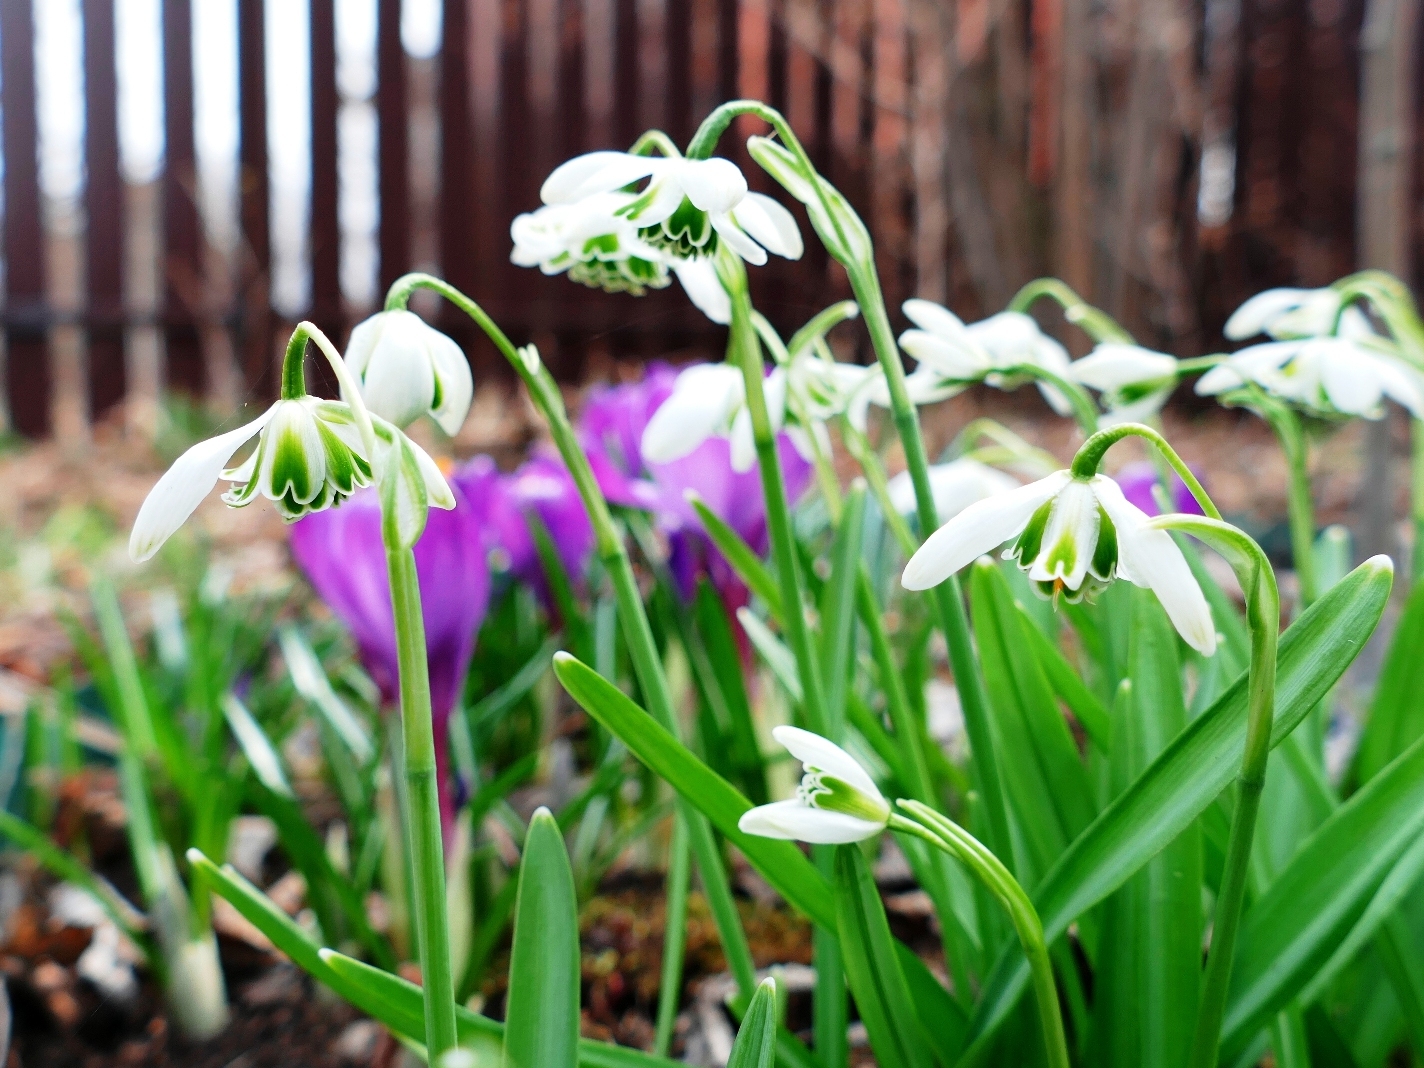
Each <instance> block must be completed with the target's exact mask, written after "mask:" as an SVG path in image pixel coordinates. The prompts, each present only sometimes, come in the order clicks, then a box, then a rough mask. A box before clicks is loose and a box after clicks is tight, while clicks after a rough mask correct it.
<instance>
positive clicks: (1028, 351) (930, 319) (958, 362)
mask: <svg viewBox="0 0 1424 1068" xmlns="http://www.w3.org/2000/svg"><path fill="white" fill-rule="evenodd" d="M902 307H903V309H904V312H905V315H906V316H907V317H908V318H909V319H910V321H911V322H913V323H914V324H915V326H916V327H918V329H914V330H906V331H905V332H904V333H903V334H901V335H900V347H901V348H902V349H904V350H905V351H906V352H907V353H909V354H910V355H911V356H913V357H914V358H915V359H916V360H918V361H919V362H920V363H921V365H923V366H927V367H929V368H931V369H932V370H933V371H934V372H935V373H936V374H937V375H938V377H939V378H940V379H941V380H942V381H944V382H945V383H947V384H949V383H952V384H956V385H959V386H960V387H963V386H967V385H970V384H971V383H974V382H986V383H988V384H989V385H991V386H994V387H995V388H996V389H1006V390H1007V389H1016V388H1018V387H1019V386H1021V385H1023V384H1024V383H1025V382H1026V381H1029V377H1028V376H1026V375H1022V374H1014V373H1012V372H1013V369H1014V368H1016V367H1039V368H1042V369H1043V370H1045V371H1050V372H1052V373H1053V374H1055V375H1060V376H1062V375H1066V373H1067V371H1068V365H1069V363H1070V361H1069V358H1068V350H1067V349H1065V348H1064V347H1063V346H1062V345H1060V344H1059V343H1058V342H1057V341H1054V340H1053V338H1051V337H1049V336H1048V335H1047V334H1045V333H1044V332H1043V331H1042V330H1040V329H1039V328H1038V324H1037V323H1036V322H1034V320H1033V319H1032V318H1031V317H1030V316H1027V315H1025V314H1023V313H1022V312H1014V311H1005V312H1000V313H999V314H997V315H991V316H989V318H987V319H984V320H981V321H980V322H977V323H971V324H967V325H966V324H965V323H964V321H963V320H961V319H960V318H959V316H957V315H955V314H954V313H953V312H952V311H950V310H949V309H948V308H946V307H944V306H943V305H940V304H935V303H934V302H933V301H928V300H919V299H912V300H907V301H905V303H904V304H903V305H902ZM1038 388H1039V392H1041V393H1042V394H1043V397H1044V399H1045V400H1046V401H1048V403H1049V404H1050V405H1051V406H1052V407H1053V410H1054V411H1056V412H1057V413H1058V414H1059V415H1069V414H1071V413H1072V411H1073V406H1072V404H1071V403H1070V402H1069V400H1068V398H1067V397H1065V396H1064V395H1063V393H1062V391H1061V390H1059V389H1057V388H1055V387H1054V386H1052V385H1049V384H1048V383H1045V382H1039V383H1038Z"/></svg>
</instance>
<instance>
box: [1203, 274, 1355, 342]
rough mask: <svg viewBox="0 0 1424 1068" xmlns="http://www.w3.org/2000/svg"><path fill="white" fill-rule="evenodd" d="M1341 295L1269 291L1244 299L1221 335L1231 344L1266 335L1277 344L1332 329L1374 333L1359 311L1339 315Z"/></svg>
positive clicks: (1344, 332) (1316, 291)
mask: <svg viewBox="0 0 1424 1068" xmlns="http://www.w3.org/2000/svg"><path fill="white" fill-rule="evenodd" d="M1340 298H1341V294H1340V291H1339V290H1338V289H1336V288H1335V287H1333V286H1325V287H1323V288H1321V289H1290V288H1281V289H1268V290H1266V291H1265V292H1263V293H1257V294H1256V295H1255V296H1254V297H1251V298H1250V299H1249V300H1247V301H1246V302H1245V303H1244V304H1242V305H1241V307H1239V308H1237V309H1236V311H1234V312H1233V313H1232V314H1231V318H1230V319H1227V320H1226V326H1225V327H1224V328H1223V330H1222V332H1223V333H1224V334H1225V335H1226V336H1227V337H1229V338H1230V339H1231V340H1232V341H1245V340H1246V339H1247V338H1248V337H1255V336H1256V335H1257V334H1267V335H1269V336H1270V337H1272V338H1274V339H1275V340H1277V341H1290V340H1294V339H1298V338H1307V337H1322V336H1325V335H1328V334H1331V333H1336V332H1337V331H1335V330H1334V326H1335V320H1336V316H1339V320H1340V329H1339V331H1338V333H1339V334H1340V335H1341V336H1345V337H1360V336H1362V335H1369V334H1373V333H1374V332H1375V331H1374V329H1373V328H1372V327H1371V326H1370V321H1369V319H1368V318H1367V317H1366V316H1365V314H1364V313H1363V312H1362V311H1360V310H1359V309H1358V308H1355V307H1350V308H1346V309H1345V311H1344V313H1343V314H1341V312H1340Z"/></svg>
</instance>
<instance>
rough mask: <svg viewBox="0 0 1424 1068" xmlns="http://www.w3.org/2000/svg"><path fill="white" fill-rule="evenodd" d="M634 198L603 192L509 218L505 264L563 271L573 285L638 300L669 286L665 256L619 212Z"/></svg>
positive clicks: (549, 271)
mask: <svg viewBox="0 0 1424 1068" xmlns="http://www.w3.org/2000/svg"><path fill="white" fill-rule="evenodd" d="M635 199H636V198H635V197H633V196H632V195H631V194H627V193H603V194H598V195H596V196H590V197H586V198H584V199H582V200H580V201H577V202H575V203H568V204H564V203H560V204H549V205H545V206H544V207H542V208H539V209H538V210H537V211H532V212H525V213H524V214H523V215H518V216H515V219H514V221H513V222H512V223H510V225H509V235H510V237H511V238H512V239H513V240H514V250H513V251H512V252H511V253H510V256H509V258H510V260H511V262H513V263H514V264H516V265H517V266H519V267H538V268H539V270H541V271H543V272H544V273H545V274H548V275H554V274H562V273H564V272H568V275H569V277H570V278H571V279H573V280H574V281H575V282H579V283H580V284H582V285H586V286H589V287H590V288H593V289H602V290H604V291H605V292H609V293H631V294H633V295H634V296H635V297H641V296H642V295H643V294H644V293H646V292H647V291H648V290H650V289H662V288H663V287H664V286H666V285H667V284H668V282H669V280H670V279H669V277H668V263H667V257H666V256H665V255H664V254H663V253H662V252H661V251H660V250H659V249H655V248H653V246H651V245H650V244H648V243H647V242H646V241H644V240H643V239H642V238H640V237H639V236H638V227H637V226H636V225H635V224H634V223H632V222H631V221H630V220H629V219H627V218H626V217H625V216H623V215H621V214H619V209H620V208H624V207H627V206H628V205H629V204H631V203H632V202H633V201H634V200H635Z"/></svg>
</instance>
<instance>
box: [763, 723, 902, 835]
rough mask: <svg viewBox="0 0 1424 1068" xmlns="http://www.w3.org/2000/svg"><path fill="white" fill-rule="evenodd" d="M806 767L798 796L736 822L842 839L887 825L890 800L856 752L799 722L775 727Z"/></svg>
mask: <svg viewBox="0 0 1424 1068" xmlns="http://www.w3.org/2000/svg"><path fill="white" fill-rule="evenodd" d="M771 733H772V737H774V738H775V739H776V740H777V741H778V742H779V743H781V744H782V745H783V746H785V747H786V748H787V749H788V750H789V751H790V753H791V755H792V756H794V757H795V758H796V759H797V760H799V761H801V766H802V768H803V769H804V770H805V775H804V776H803V777H802V779H801V785H800V786H798V787H797V788H796V796H795V797H794V798H792V799H790V800H787V801H777V802H774V803H773V804H770V805H760V806H758V807H757V808H753V809H750V810H748V811H746V812H744V813H742V818H741V819H740V820H738V821H737V828H738V829H739V830H741V831H742V833H744V834H755V835H759V836H761V837H762V838H782V839H791V840H794V841H798V842H812V843H815V844H817V845H839V844H841V843H845V842H859V841H861V840H863V839H866V838H872V837H874V836H875V835H877V834H879V833H880V832H881V831H883V830H884V829H885V824H886V823H887V822H888V821H889V819H890V805H889V803H888V802H887V801H886V800H885V798H884V796H883V795H882V794H881V793H880V791H879V789H877V788H876V785H875V782H874V780H872V779H871V777H870V776H869V775H868V774H867V773H866V771H865V769H864V768H862V767H861V766H860V765H859V764H858V763H857V762H856V760H855V758H854V757H853V756H851V755H850V754H849V753H847V752H846V751H845V750H844V749H842V748H841V747H840V746H838V745H836V744H834V743H833V742H830V741H827V740H826V739H825V738H822V737H821V736H820V735H819V734H812V733H811V732H810V731H803V730H801V729H799V728H797V727H777V728H776V729H775V730H773V731H772V732H771Z"/></svg>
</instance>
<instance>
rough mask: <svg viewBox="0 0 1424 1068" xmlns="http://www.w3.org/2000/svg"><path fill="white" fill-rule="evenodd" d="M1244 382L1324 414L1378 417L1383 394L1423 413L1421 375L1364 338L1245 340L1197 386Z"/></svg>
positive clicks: (1211, 392) (1207, 389)
mask: <svg viewBox="0 0 1424 1068" xmlns="http://www.w3.org/2000/svg"><path fill="white" fill-rule="evenodd" d="M1247 383H1253V384H1255V385H1257V386H1259V387H1260V388H1261V389H1263V390H1265V391H1266V392H1267V393H1269V394H1271V395H1272V396H1274V397H1277V398H1279V399H1281V400H1284V401H1286V402H1288V403H1290V404H1294V405H1296V406H1298V407H1300V408H1302V409H1304V410H1305V411H1307V412H1309V413H1311V414H1313V415H1319V416H1323V417H1326V418H1329V417H1332V416H1333V417H1339V416H1364V417H1365V418H1366V419H1379V418H1380V417H1381V416H1382V415H1383V414H1384V404H1383V401H1384V398H1385V397H1389V398H1390V399H1392V400H1394V401H1396V402H1398V403H1399V404H1401V405H1403V406H1404V407H1405V408H1407V409H1409V411H1410V412H1411V413H1413V415H1414V417H1415V418H1424V375H1421V374H1420V372H1419V371H1418V370H1416V369H1415V368H1414V367H1413V366H1411V365H1410V364H1408V363H1407V362H1405V360H1404V359H1403V358H1401V357H1399V356H1395V355H1393V354H1392V352H1391V351H1390V350H1389V349H1387V348H1385V347H1383V346H1380V345H1376V344H1372V343H1370V342H1369V341H1365V340H1355V339H1350V338H1345V337H1310V338H1303V339H1297V340H1291V341H1267V342H1263V343H1262V344H1259V345H1248V346H1247V347H1246V348H1244V349H1241V350H1240V351H1239V352H1236V353H1234V354H1233V355H1231V356H1230V357H1228V358H1227V359H1226V360H1225V361H1224V362H1223V363H1220V364H1217V365H1216V366H1215V367H1213V368H1212V369H1211V370H1210V371H1208V372H1207V373H1206V374H1204V375H1203V376H1202V377H1201V379H1200V380H1199V381H1198V382H1197V387H1196V390H1197V392H1198V393H1199V394H1201V395H1203V396H1217V395H1219V394H1223V393H1230V392H1232V391H1233V390H1237V389H1241V388H1242V387H1244V386H1245V385H1246V384H1247Z"/></svg>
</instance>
